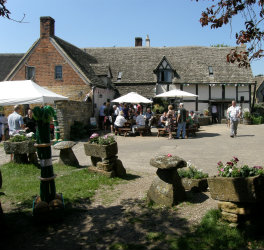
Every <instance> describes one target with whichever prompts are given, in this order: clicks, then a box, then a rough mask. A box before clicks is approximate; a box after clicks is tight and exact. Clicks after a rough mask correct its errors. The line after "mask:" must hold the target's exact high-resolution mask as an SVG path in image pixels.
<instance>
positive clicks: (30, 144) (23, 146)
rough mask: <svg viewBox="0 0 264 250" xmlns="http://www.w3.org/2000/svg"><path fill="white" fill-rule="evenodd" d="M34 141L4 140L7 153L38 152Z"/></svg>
mask: <svg viewBox="0 0 264 250" xmlns="http://www.w3.org/2000/svg"><path fill="white" fill-rule="evenodd" d="M34 144H35V142H34V141H22V142H10V141H4V150H5V152H6V154H20V155H22V154H32V153H35V152H36V148H35V147H34Z"/></svg>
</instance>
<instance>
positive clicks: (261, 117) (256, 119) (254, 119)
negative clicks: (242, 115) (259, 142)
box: [251, 115, 264, 125]
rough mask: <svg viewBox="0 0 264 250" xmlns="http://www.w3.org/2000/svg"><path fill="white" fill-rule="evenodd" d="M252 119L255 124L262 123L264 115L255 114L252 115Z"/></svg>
mask: <svg viewBox="0 0 264 250" xmlns="http://www.w3.org/2000/svg"><path fill="white" fill-rule="evenodd" d="M251 119H252V124H255V125H258V124H262V123H264V118H263V116H256V115H253V116H252V117H251Z"/></svg>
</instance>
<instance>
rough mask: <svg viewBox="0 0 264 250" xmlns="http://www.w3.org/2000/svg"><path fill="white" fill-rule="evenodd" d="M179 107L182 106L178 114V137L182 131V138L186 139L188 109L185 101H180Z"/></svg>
mask: <svg viewBox="0 0 264 250" xmlns="http://www.w3.org/2000/svg"><path fill="white" fill-rule="evenodd" d="M179 107H180V108H179V111H178V116H177V123H178V129H177V136H176V138H177V139H179V138H180V133H181V131H182V139H185V132H186V118H187V111H186V109H185V108H184V105H183V103H180V105H179Z"/></svg>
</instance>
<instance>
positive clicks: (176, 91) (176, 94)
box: [155, 89, 198, 98]
mask: <svg viewBox="0 0 264 250" xmlns="http://www.w3.org/2000/svg"><path fill="white" fill-rule="evenodd" d="M155 97H164V98H166V97H180V98H182V97H198V95H195V94H192V93H189V92H186V91H182V90H180V89H173V90H170V91H168V92H164V93H161V94H158V95H156V96H155Z"/></svg>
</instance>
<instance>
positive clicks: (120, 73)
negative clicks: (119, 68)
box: [117, 72, 123, 81]
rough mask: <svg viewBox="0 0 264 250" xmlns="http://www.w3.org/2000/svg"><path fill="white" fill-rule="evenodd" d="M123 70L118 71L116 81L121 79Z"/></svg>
mask: <svg viewBox="0 0 264 250" xmlns="http://www.w3.org/2000/svg"><path fill="white" fill-rule="evenodd" d="M122 74H123V72H118V75H117V81H121V78H122Z"/></svg>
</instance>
